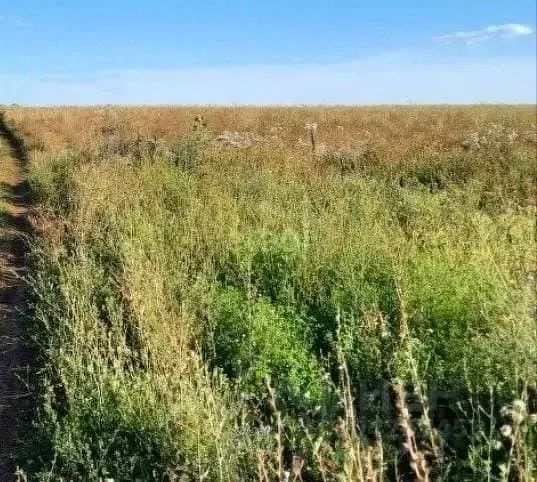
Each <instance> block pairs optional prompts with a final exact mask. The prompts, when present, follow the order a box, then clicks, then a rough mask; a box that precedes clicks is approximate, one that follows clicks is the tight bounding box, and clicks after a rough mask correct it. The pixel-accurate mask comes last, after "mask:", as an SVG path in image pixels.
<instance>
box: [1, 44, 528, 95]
mask: <svg viewBox="0 0 537 482" xmlns="http://www.w3.org/2000/svg"><path fill="white" fill-rule="evenodd" d="M0 69H1V66H0ZM535 85H536V60H535V57H533V56H525V57H500V58H495V59H488V60H475V59H466V60H463V59H459V60H457V61H453V60H452V61H449V62H439V61H438V60H435V59H432V58H424V57H420V58H417V57H416V56H413V55H409V54H404V53H402V54H397V53H394V54H390V55H388V54H386V55H380V56H378V57H373V58H369V59H361V60H356V61H355V62H349V63H344V64H336V65H296V66H283V65H280V66H278V65H250V66H237V67H219V68H191V69H189V68H186V69H169V70H168V69H165V70H114V71H101V72H94V73H92V74H91V75H90V74H85V75H81V74H78V75H76V74H74V75H44V74H39V75H38V74H34V75H32V74H28V73H26V74H23V73H20V74H9V73H7V72H4V74H2V71H1V70H0V103H11V102H17V103H23V104H34V105H35V104H38V105H46V104H115V103H120V104H233V103H236V104H408V103H420V104H436V103H455V104H466V103H476V102H493V103H535V101H536V97H535Z"/></svg>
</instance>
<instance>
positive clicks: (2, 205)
mask: <svg viewBox="0 0 537 482" xmlns="http://www.w3.org/2000/svg"><path fill="white" fill-rule="evenodd" d="M25 160H26V158H25V153H24V148H23V146H22V145H21V144H20V143H18V142H17V139H16V138H14V137H13V135H12V134H11V132H10V131H9V130H8V129H7V126H6V125H5V124H4V123H3V118H2V117H1V114H0V482H4V481H13V480H16V476H15V470H16V467H15V466H14V463H13V462H12V454H13V453H14V450H15V448H16V440H17V434H18V431H19V429H20V427H21V426H22V424H23V421H24V420H25V417H24V416H23V413H24V411H25V410H24V409H25V406H26V405H27V400H28V393H27V389H26V384H25V382H24V381H25V380H26V379H27V373H28V372H29V371H28V368H27V367H28V364H27V359H28V358H27V356H26V353H25V350H24V344H23V343H22V328H21V327H20V326H19V325H18V322H17V313H18V312H19V310H20V309H21V308H22V302H23V291H24V284H23V282H22V280H21V276H22V275H23V274H24V271H25V261H26V252H27V249H28V244H27V241H26V240H27V232H28V229H27V227H28V222H27V217H26V215H27V212H28V204H27V201H26V189H25V183H24V178H23V174H22V170H23V164H24V162H25Z"/></svg>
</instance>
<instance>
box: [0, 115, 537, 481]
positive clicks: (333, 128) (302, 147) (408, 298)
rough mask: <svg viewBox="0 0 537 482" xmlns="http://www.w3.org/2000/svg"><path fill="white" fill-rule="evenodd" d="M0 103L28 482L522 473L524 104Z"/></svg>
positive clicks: (531, 330)
mask: <svg viewBox="0 0 537 482" xmlns="http://www.w3.org/2000/svg"><path fill="white" fill-rule="evenodd" d="M6 117H7V119H8V120H9V122H10V123H11V125H13V126H14V127H15V128H16V129H17V131H18V132H19V133H20V134H21V135H22V136H23V137H24V138H25V141H26V145H27V148H28V150H29V158H30V161H29V166H28V176H29V178H28V181H29V183H30V189H31V196H32V199H33V202H34V203H35V204H36V213H35V214H33V217H32V222H33V225H34V227H35V229H36V230H37V232H38V233H39V237H38V238H37V240H36V241H35V242H34V244H33V246H32V248H31V253H30V259H29V276H28V284H29V286H28V288H27V291H28V300H29V306H30V308H29V310H28V313H27V318H28V323H29V326H30V327H31V333H32V343H33V345H34V349H35V351H36V353H37V367H36V375H35V377H34V383H33V387H32V390H33V392H34V394H35V397H36V400H37V403H38V406H37V415H36V421H35V427H34V430H32V433H31V434H29V436H28V437H26V439H25V445H24V447H23V452H22V453H21V457H20V463H21V465H22V469H23V471H24V472H25V473H26V474H28V475H29V476H31V477H38V478H40V479H42V480H60V478H61V477H63V480H98V479H99V478H103V479H104V478H112V479H115V480H136V479H139V480H229V481H235V480H259V481H269V480H280V481H284V480H327V481H328V480H348V481H351V480H359V481H361V480H364V481H365V480H397V479H399V480H420V481H425V480H505V481H507V480H527V481H529V480H532V479H533V478H535V477H537V384H536V383H537V325H536V319H535V318H536V312H535V308H536V298H535V293H536V291H535V287H536V285H535V280H536V276H537V273H536V263H537V259H536V253H537V250H536V239H535V226H536V224H535V216H536V200H537V186H536V179H537V162H536V161H537V159H536V148H537V130H536V126H535V122H536V108H535V107H534V106H530V107H528V106H526V107H524V106H512V107H508V106H501V107H500V106H497V107H495V106H476V107H418V106H416V107H393V108H391V107H378V108H343V107H341V108H336V107H334V108H254V107H252V108H246V107H242V108H239V107H237V108H194V107H192V108H166V107H161V108H112V107H103V108H54V109H52V108H51V109H23V108H13V109H8V110H7V111H6ZM312 122H314V123H316V125H317V128H316V130H315V129H312V128H310V129H309V130H308V129H306V128H305V125H306V124H307V123H312ZM312 141H313V145H312ZM0 209H1V204H0Z"/></svg>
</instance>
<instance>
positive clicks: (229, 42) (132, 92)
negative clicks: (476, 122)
mask: <svg viewBox="0 0 537 482" xmlns="http://www.w3.org/2000/svg"><path fill="white" fill-rule="evenodd" d="M535 18H536V4H535V0H512V1H508V0H488V1H485V0H464V1H461V0H434V1H433V0H421V1H417V0H415V1H410V0H407V1H404V0H399V1H396V0H393V1H384V0H378V1H360V0H348V1H341V0H326V1H313V0H312V1H304V0H286V1H284V0H272V1H270V2H261V1H246V0H244V1H238V0H228V1H223V0H213V1H208V0H197V1H196V0H190V1H181V0H175V1H172V0H152V1H150V0H108V1H104V0H92V1H89V0H78V1H69V2H68V1H61V0H56V1H52V0H39V1H36V0H17V1H15V0H0V103H11V102H17V103H23V104H93V103H101V104H102V103H130V104H133V103H134V104H141V103H181V104H185V103H186V104H196V103H218V104H230V103H238V104H241V103H253V104H261V103H265V104H266V103H270V104H292V103H299V104H301V103H314V104H317V103H347V104H355V103H357V104H377V103H409V102H410V103H445V102H449V103H471V102H520V103H535V101H536V98H535V97H536V94H535V83H536V74H535V71H536V60H535V57H536V46H535V45H536V39H535V23H536V20H535Z"/></svg>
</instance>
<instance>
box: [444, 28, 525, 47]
mask: <svg viewBox="0 0 537 482" xmlns="http://www.w3.org/2000/svg"><path fill="white" fill-rule="evenodd" d="M534 33H535V30H534V29H533V28H532V27H530V26H528V25H523V24H520V23H505V24H503V25H489V26H488V27H485V28H482V29H481V30H470V31H458V32H452V33H449V34H446V35H440V36H438V37H435V38H434V40H436V41H438V42H450V43H452V42H464V43H466V44H467V45H472V44H476V43H481V42H486V41H487V40H491V39H493V38H498V37H500V38H511V37H522V36H527V35H533V34H534Z"/></svg>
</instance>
